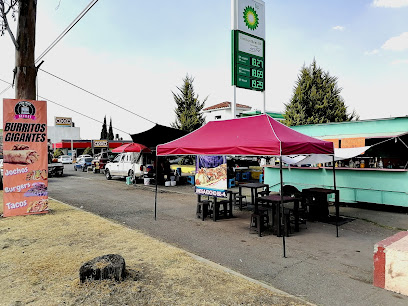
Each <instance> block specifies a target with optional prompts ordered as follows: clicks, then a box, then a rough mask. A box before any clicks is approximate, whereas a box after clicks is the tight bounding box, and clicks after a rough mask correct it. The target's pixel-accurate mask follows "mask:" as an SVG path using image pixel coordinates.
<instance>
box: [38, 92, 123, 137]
mask: <svg viewBox="0 0 408 306" xmlns="http://www.w3.org/2000/svg"><path fill="white" fill-rule="evenodd" d="M38 97H40V98H41V99H44V100H46V101H48V102H51V103H53V104H56V105H58V106H61V107H63V108H66V109H68V110H70V111H72V112H74V113H77V114H79V115H81V116H84V117H86V118H88V119H91V120H93V121H96V122H99V123H102V124H103V122H102V121H99V120H97V119H95V118H92V117H90V116H88V115H85V114H83V113H81V112H78V111H76V110H73V109H72V108H69V107H66V106H64V105H62V104H59V103H57V102H55V101H52V100H50V99H47V98H45V97H42V96H40V95H39V96H38ZM112 129H116V130H118V131H121V132H123V133H126V134H128V135H130V133H129V132H125V131H123V130H121V129H118V128H115V127H114V126H112Z"/></svg>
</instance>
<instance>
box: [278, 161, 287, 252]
mask: <svg viewBox="0 0 408 306" xmlns="http://www.w3.org/2000/svg"><path fill="white" fill-rule="evenodd" d="M279 172H280V198H281V200H280V203H279V209H278V211H279V215H278V224H279V228H278V234H281V235H282V245H283V258H286V241H285V226H286V224H285V223H286V222H285V218H282V217H283V209H284V207H283V171H282V155H281V156H280V159H279ZM282 219H283V231H282Z"/></svg>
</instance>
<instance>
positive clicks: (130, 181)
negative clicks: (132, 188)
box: [126, 176, 133, 185]
mask: <svg viewBox="0 0 408 306" xmlns="http://www.w3.org/2000/svg"><path fill="white" fill-rule="evenodd" d="M126 185H133V183H132V177H131V176H127V177H126Z"/></svg>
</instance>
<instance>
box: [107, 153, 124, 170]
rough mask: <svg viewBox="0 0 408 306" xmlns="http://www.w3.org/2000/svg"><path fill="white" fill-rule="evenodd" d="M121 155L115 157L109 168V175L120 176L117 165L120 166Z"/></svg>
mask: <svg viewBox="0 0 408 306" xmlns="http://www.w3.org/2000/svg"><path fill="white" fill-rule="evenodd" d="M123 156H124V155H123V154H119V155H118V156H116V157H115V159H114V160H113V162H112V163H111V165H110V166H109V169H110V173H111V175H120V171H119V165H120V164H121V160H122V158H123Z"/></svg>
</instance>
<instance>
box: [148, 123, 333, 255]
mask: <svg viewBox="0 0 408 306" xmlns="http://www.w3.org/2000/svg"><path fill="white" fill-rule="evenodd" d="M156 152H157V156H165V155H239V156H279V157H282V156H284V155H287V156H291V155H298V154H306V155H310V154H329V155H333V153H334V149H333V143H332V142H328V141H323V140H319V139H316V138H313V137H309V136H306V135H304V134H301V133H299V132H296V131H294V130H293V129H291V128H289V127H287V126H285V125H283V124H281V123H279V122H277V121H276V120H274V119H272V118H271V117H269V116H267V115H259V116H253V117H247V118H239V119H231V120H223V121H212V122H209V123H207V124H206V125H204V126H203V127H201V128H199V129H197V130H196V131H194V132H192V133H190V134H188V135H186V136H184V137H181V138H179V139H177V140H175V141H172V142H169V143H166V144H162V145H158V146H157V150H156ZM281 165H282V164H281ZM280 187H281V190H282V187H283V176H282V172H281V173H280ZM281 194H282V193H281ZM282 197H283V195H282ZM282 202H283V201H282ZM156 216H157V188H156V197H155V218H156ZM282 239H283V244H284V245H285V242H284V240H285V236H284V235H283V236H282ZM284 256H285V247H284Z"/></svg>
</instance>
